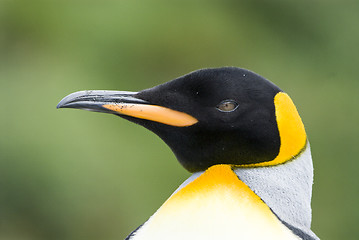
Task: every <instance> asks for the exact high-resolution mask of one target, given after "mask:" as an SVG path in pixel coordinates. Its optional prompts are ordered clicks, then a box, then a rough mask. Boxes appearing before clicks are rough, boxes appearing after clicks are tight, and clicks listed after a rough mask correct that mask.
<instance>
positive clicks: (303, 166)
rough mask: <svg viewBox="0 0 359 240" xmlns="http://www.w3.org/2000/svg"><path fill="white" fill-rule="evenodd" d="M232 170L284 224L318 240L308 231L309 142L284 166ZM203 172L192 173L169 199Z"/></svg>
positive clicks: (309, 222) (309, 215) (311, 175)
mask: <svg viewBox="0 0 359 240" xmlns="http://www.w3.org/2000/svg"><path fill="white" fill-rule="evenodd" d="M233 171H234V172H235V174H236V175H237V176H238V178H239V179H240V180H241V181H243V182H244V183H245V184H246V185H247V186H248V187H249V188H250V189H251V190H252V191H253V192H254V193H255V194H256V195H257V196H258V197H259V198H261V199H262V201H263V202H264V203H265V204H266V205H267V206H268V207H269V208H270V209H271V210H272V211H273V213H274V214H275V215H276V216H277V217H278V218H279V219H280V220H281V221H282V222H283V223H285V224H287V225H288V226H290V227H292V228H293V229H299V231H302V232H304V233H306V234H308V235H310V236H312V237H313V238H314V239H317V237H316V236H315V234H314V233H313V232H312V231H311V230H310V226H311V197H312V184H313V164H312V157H311V152H310V145H309V142H308V143H307V145H306V148H305V150H304V151H302V153H301V154H299V155H298V156H297V157H296V158H295V159H293V160H291V161H288V162H286V163H284V164H280V165H276V166H271V167H257V168H234V169H233ZM204 172H205V171H201V172H196V173H193V174H192V175H191V176H190V177H189V178H188V179H187V180H186V181H185V182H183V183H182V184H181V185H180V186H179V187H178V188H177V190H176V191H175V192H174V193H173V194H172V196H174V195H175V194H176V193H177V192H178V191H180V190H181V189H182V188H184V187H186V186H187V185H188V184H189V183H191V182H193V181H195V180H196V179H197V178H198V177H200V176H201V175H202V174H203V173H204Z"/></svg>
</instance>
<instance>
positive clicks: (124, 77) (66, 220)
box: [0, 0, 359, 240]
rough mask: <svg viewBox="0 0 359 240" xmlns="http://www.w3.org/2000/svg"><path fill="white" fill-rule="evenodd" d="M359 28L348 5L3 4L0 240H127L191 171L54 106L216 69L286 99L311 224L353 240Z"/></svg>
mask: <svg viewBox="0 0 359 240" xmlns="http://www.w3.org/2000/svg"><path fill="white" fill-rule="evenodd" d="M358 23H359V2H358V1H258V0H256V1H172V2H170V1H142V2H140V1H97V2H96V1H10V0H0V90H1V94H0V107H1V113H0V114H1V117H0V127H1V128H0V130H1V137H0V239H1V240H15V239H16V240H17V239H19V240H32V239H36V240H45V239H46V240H47V239H68V240H75V239H87V240H92V239H93V240H95V239H108V240H112V239H123V238H124V237H125V236H126V235H127V234H128V233H130V232H131V230H133V229H134V228H136V227H137V226H138V225H139V224H141V223H143V222H144V221H145V220H146V219H147V217H149V216H150V215H151V214H152V213H153V212H154V211H155V210H156V209H157V208H158V207H159V206H160V205H161V203H162V202H164V201H165V200H166V199H167V197H168V196H169V195H170V194H171V193H172V192H173V191H174V190H175V189H176V187H177V186H178V185H179V184H180V183H182V181H184V180H185V179H186V178H187V177H188V176H189V175H190V174H189V173H187V172H186V171H185V170H184V169H183V168H182V167H181V166H180V165H179V163H178V162H177V161H176V159H175V157H174V156H173V154H172V153H171V151H170V150H169V148H168V147H167V146H166V145H165V144H164V143H163V142H162V141H161V140H160V139H159V138H158V137H157V136H155V135H154V134H152V133H150V132H149V131H147V130H145V129H143V128H141V127H139V126H136V125H134V124H132V123H129V122H126V121H124V120H122V119H120V118H118V117H115V116H112V115H106V114H95V113H90V112H86V111H76V110H56V108H55V107H56V104H57V103H58V102H59V101H60V100H61V98H62V97H64V96H65V95H67V94H69V93H71V92H74V91H78V90H84V89H107V90H129V91H137V90H141V89H144V88H148V87H152V86H154V85H157V84H160V83H163V82H166V81H168V80H171V79H173V78H176V77H178V76H180V75H183V74H185V73H188V72H190V71H193V70H196V69H199V68H204V67H219V66H239V67H243V68H247V69H250V70H253V71H255V72H257V73H259V74H260V75H262V76H264V77H266V78H268V79H270V80H271V81H273V82H274V83H276V84H277V85H279V86H280V87H281V88H282V89H284V90H285V91H286V92H288V93H289V94H290V95H291V97H292V99H294V101H295V103H296V106H297V108H298V109H299V111H300V113H301V116H302V118H303V121H304V123H305V125H306V129H307V133H308V135H309V138H310V141H311V146H312V153H313V159H314V166H315V184H314V188H313V201H312V207H313V224H312V228H313V230H314V231H315V232H316V233H317V235H318V236H319V237H321V238H322V239H328V240H330V239H359V234H358V230H357V224H358V222H359V208H358V201H359V181H358V178H357V176H358V167H359V162H358V155H359V151H358V149H359V147H358V146H357V145H358V137H359V128H358V122H359V112H358V103H359V101H358V93H359V91H358V87H359V86H358V85H359V81H358V77H357V74H358V63H359V61H358V59H359V58H358V55H359V47H358V45H359V27H358Z"/></svg>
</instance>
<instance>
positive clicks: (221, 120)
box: [58, 67, 307, 172]
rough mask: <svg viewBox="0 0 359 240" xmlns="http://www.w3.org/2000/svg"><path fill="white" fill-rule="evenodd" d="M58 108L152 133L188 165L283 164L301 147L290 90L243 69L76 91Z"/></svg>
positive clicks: (201, 167) (300, 130)
mask: <svg viewBox="0 0 359 240" xmlns="http://www.w3.org/2000/svg"><path fill="white" fill-rule="evenodd" d="M58 108H78V109H85V110H91V111H98V112H105V113H112V114H116V115H118V116H121V117H123V118H125V119H127V120H130V121H132V122H135V123H137V124H140V125H142V126H144V127H146V128H147V129H149V130H151V131H152V132H154V133H155V134H157V135H158V136H159V137H160V138H161V139H163V141H164V142H166V144H167V145H168V146H169V147H170V148H171V149H172V151H173V152H174V154H175V155H176V157H177V159H178V161H179V162H180V163H181V164H182V165H183V166H184V167H185V168H186V169H187V170H188V171H190V172H196V171H203V170H206V169H207V168H209V167H210V166H212V165H216V164H230V165H234V166H237V167H261V166H272V165H277V164H282V163H284V162H286V161H289V160H291V159H293V158H294V157H295V156H296V155H298V154H300V152H301V151H302V150H303V149H304V148H305V145H306V142H307V140H306V133H305V130H304V126H303V123H302V121H301V119H300V117H299V114H298V112H297V110H296V108H295V106H294V104H293V102H292V101H291V99H290V98H289V96H288V95H287V94H285V93H284V92H282V90H281V89H280V88H278V87H277V86H276V85H274V84H273V83H271V82H270V81H268V80H266V79H265V78H263V77H261V76H259V75H257V74H255V73H253V72H251V71H248V70H245V69H241V68H235V67H224V68H215V69H202V70H197V71H194V72H192V73H189V74H187V75H184V76H182V77H179V78H177V79H174V80H172V81H169V82H167V83H164V84H161V85H158V86H156V87H153V88H150V89H146V90H143V91H140V92H121V91H80V92H76V93H73V94H70V95H68V96H67V97H65V98H64V99H63V100H61V102H60V103H59V104H58Z"/></svg>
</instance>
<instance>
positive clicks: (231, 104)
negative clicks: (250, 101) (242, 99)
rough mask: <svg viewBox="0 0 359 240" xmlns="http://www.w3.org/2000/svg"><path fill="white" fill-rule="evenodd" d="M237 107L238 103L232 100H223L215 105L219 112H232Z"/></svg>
mask: <svg viewBox="0 0 359 240" xmlns="http://www.w3.org/2000/svg"><path fill="white" fill-rule="evenodd" d="M237 107H238V103H236V102H235V101H233V100H224V101H222V102H221V103H220V104H218V106H217V108H218V110H219V111H221V112H232V111H234V110H236V109H237Z"/></svg>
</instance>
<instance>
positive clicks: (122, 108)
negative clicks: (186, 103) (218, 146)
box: [57, 90, 198, 127]
mask: <svg viewBox="0 0 359 240" xmlns="http://www.w3.org/2000/svg"><path fill="white" fill-rule="evenodd" d="M136 94H137V92H125V91H105V90H94V91H79V92H75V93H72V94H70V95H68V96H66V97H64V98H63V99H62V100H61V101H60V102H59V104H58V105H57V108H76V109H83V110H88V111H94V112H103V113H112V114H116V115H125V116H131V117H135V118H140V119H145V120H150V121H154V122H159V123H162V124H166V125H171V126H176V127H187V126H191V125H193V124H195V123H197V122H198V120H197V119H196V118H194V117H192V116H191V115H189V114H187V113H184V112H179V111H176V110H172V109H170V108H166V107H163V106H159V105H152V104H151V103H150V102H148V101H146V100H143V99H140V98H138V97H136Z"/></svg>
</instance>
